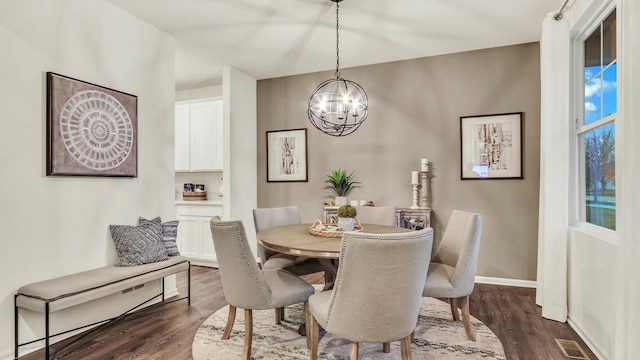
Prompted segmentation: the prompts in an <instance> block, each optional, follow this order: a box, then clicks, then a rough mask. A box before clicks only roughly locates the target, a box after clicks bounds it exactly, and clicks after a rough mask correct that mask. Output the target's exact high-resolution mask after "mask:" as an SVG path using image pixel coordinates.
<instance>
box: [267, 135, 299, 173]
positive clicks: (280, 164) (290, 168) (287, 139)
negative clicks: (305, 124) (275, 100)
mask: <svg viewBox="0 0 640 360" xmlns="http://www.w3.org/2000/svg"><path fill="white" fill-rule="evenodd" d="M291 181H303V182H304V181H308V169H307V129H291V130H274V131H267V182H291Z"/></svg>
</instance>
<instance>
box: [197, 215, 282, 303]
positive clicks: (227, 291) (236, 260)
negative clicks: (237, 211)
mask: <svg viewBox="0 0 640 360" xmlns="http://www.w3.org/2000/svg"><path fill="white" fill-rule="evenodd" d="M210 226H211V237H212V238H213V246H214V247H215V250H216V255H217V257H218V268H219V270H220V278H221V279H222V290H223V292H224V297H225V299H226V300H227V302H228V303H229V304H231V305H233V306H236V307H239V308H243V309H260V308H263V309H264V308H270V307H271V290H270V289H269V286H268V285H267V283H266V281H265V279H264V277H263V275H262V271H261V270H260V269H259V268H258V264H257V263H256V259H255V258H254V256H253V253H252V251H251V248H250V247H249V242H248V241H247V234H246V232H245V229H244V224H243V223H242V220H233V221H220V218H219V217H217V216H216V217H213V218H212V219H211V224H210Z"/></svg>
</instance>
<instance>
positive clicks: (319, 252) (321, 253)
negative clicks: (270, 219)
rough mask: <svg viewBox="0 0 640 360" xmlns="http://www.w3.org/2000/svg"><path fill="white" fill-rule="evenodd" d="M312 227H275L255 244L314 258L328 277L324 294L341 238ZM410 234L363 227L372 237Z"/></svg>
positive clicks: (382, 227) (396, 229)
mask: <svg viewBox="0 0 640 360" xmlns="http://www.w3.org/2000/svg"><path fill="white" fill-rule="evenodd" d="M311 226H312V224H296V225H285V226H276V227H272V228H270V229H266V230H262V231H260V232H258V233H257V234H256V238H257V239H258V243H259V244H260V245H262V246H264V247H265V248H266V249H269V250H271V251H275V252H278V253H281V254H287V255H294V256H303V257H309V258H315V259H318V261H320V263H321V264H322V266H323V267H324V268H325V271H326V272H329V274H330V276H329V277H325V279H329V281H328V282H326V283H325V284H324V289H323V291H326V290H330V289H332V288H333V280H334V279H335V277H336V275H337V273H338V261H339V259H340V249H341V247H342V238H341V237H323V236H317V235H313V234H311V233H310V232H309V229H310V228H311ZM409 231H413V230H411V229H406V228H403V227H394V226H388V225H374V224H362V232H365V233H373V234H393V233H402V232H409ZM298 333H299V334H300V335H302V336H304V335H305V326H304V324H302V325H301V326H300V328H299V329H298Z"/></svg>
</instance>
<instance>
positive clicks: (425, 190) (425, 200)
mask: <svg viewBox="0 0 640 360" xmlns="http://www.w3.org/2000/svg"><path fill="white" fill-rule="evenodd" d="M420 183H421V184H420V209H429V207H430V205H431V204H429V193H430V192H431V182H430V181H429V172H428V171H420Z"/></svg>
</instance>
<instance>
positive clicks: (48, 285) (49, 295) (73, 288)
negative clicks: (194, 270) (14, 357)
mask: <svg viewBox="0 0 640 360" xmlns="http://www.w3.org/2000/svg"><path fill="white" fill-rule="evenodd" d="M188 268H189V261H188V260H187V258H185V257H182V256H174V257H170V258H169V259H168V260H164V261H158V262H154V263H149V264H144V265H138V266H129V267H116V266H106V267H102V268H97V269H93V270H88V271H84V272H81V273H76V274H71V275H67V276H62V277H58V278H54V279H50V280H44V281H39V282H35V283H32V284H29V285H25V286H23V287H21V288H20V289H18V297H17V299H16V304H17V306H18V307H21V308H26V309H29V310H33V311H40V312H44V311H45V303H46V302H49V311H50V312H55V311H59V310H63V309H66V308H69V307H72V306H75V305H78V304H82V303H85V302H87V301H91V300H95V299H98V298H101V297H104V296H107V295H110V294H114V293H117V292H119V291H122V290H124V289H127V288H130V287H132V286H135V285H138V284H143V283H145V282H148V281H152V280H156V279H160V278H162V277H165V276H169V275H172V274H175V273H177V272H180V271H184V270H187V269H188Z"/></svg>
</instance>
